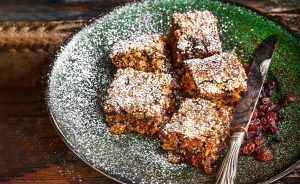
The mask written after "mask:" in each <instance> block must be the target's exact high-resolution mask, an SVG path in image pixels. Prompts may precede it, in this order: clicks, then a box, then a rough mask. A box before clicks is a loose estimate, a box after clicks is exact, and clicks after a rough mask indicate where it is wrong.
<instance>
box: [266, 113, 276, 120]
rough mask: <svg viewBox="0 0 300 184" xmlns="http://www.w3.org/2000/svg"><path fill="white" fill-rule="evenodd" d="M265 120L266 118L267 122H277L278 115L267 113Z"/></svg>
mask: <svg viewBox="0 0 300 184" xmlns="http://www.w3.org/2000/svg"><path fill="white" fill-rule="evenodd" d="M266 118H267V120H268V121H271V120H277V119H278V115H277V113H276V112H268V114H266Z"/></svg>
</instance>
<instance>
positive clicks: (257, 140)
mask: <svg viewBox="0 0 300 184" xmlns="http://www.w3.org/2000/svg"><path fill="white" fill-rule="evenodd" d="M253 142H254V143H255V144H256V145H257V146H259V145H261V144H263V143H264V142H265V139H264V137H263V136H257V137H255V138H254V139H253Z"/></svg>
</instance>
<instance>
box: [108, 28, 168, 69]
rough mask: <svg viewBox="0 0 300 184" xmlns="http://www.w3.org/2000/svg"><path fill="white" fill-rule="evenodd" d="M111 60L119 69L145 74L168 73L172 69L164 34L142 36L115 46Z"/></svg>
mask: <svg viewBox="0 0 300 184" xmlns="http://www.w3.org/2000/svg"><path fill="white" fill-rule="evenodd" d="M110 58H111V61H112V63H113V64H114V65H115V66H116V67H117V68H127V67H131V68H134V69H136V70H140V71H145V72H155V71H167V70H168V69H169V67H170V63H169V59H168V57H167V51H166V40H165V37H164V36H163V34H153V35H142V36H139V37H137V38H134V39H130V40H124V41H120V42H118V43H116V44H114V45H113V47H112V50H111V54H110Z"/></svg>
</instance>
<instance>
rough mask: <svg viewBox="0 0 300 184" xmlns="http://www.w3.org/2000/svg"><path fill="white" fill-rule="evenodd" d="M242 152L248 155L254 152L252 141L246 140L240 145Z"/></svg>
mask: <svg viewBox="0 0 300 184" xmlns="http://www.w3.org/2000/svg"><path fill="white" fill-rule="evenodd" d="M242 148H243V149H242V153H243V154H245V155H250V154H252V153H253V152H254V150H255V144H253V143H252V142H247V143H244V144H243V146H242Z"/></svg>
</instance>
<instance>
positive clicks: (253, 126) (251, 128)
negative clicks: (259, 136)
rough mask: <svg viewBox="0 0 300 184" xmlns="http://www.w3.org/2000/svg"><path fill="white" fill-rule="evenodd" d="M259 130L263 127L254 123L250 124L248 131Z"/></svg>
mask: <svg viewBox="0 0 300 184" xmlns="http://www.w3.org/2000/svg"><path fill="white" fill-rule="evenodd" d="M258 130H261V128H260V127H259V126H257V125H253V124H250V125H249V127H248V131H255V132H256V131H258Z"/></svg>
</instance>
